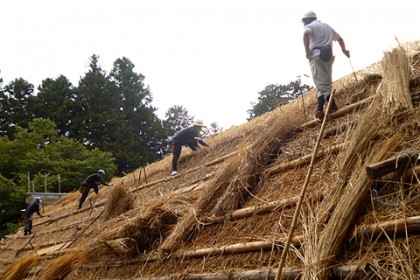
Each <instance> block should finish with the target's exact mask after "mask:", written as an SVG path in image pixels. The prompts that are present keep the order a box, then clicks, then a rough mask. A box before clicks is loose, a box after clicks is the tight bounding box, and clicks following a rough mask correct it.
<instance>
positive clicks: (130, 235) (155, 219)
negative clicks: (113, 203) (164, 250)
mask: <svg viewBox="0 0 420 280" xmlns="http://www.w3.org/2000/svg"><path fill="white" fill-rule="evenodd" d="M132 211H134V210H132ZM177 220H178V215H177V213H175V212H173V211H171V210H170V209H168V208H164V207H162V206H161V205H159V204H158V205H154V206H152V207H149V208H147V209H146V210H145V213H144V214H140V215H139V216H137V217H134V218H130V219H127V220H125V223H124V224H123V225H121V224H117V226H115V227H110V228H109V229H108V230H107V231H105V232H104V233H102V234H100V235H99V236H98V243H97V244H98V246H95V247H93V248H91V250H90V252H89V253H88V254H89V255H106V254H107V252H109V250H110V244H112V243H115V241H116V242H120V240H134V242H135V248H134V250H131V249H132V248H130V249H128V250H127V251H126V253H127V254H131V255H132V254H135V253H142V252H144V251H148V250H151V249H154V248H156V247H158V246H159V245H160V243H161V242H162V240H163V239H164V238H165V237H166V236H167V235H168V233H169V231H170V230H171V229H172V226H173V225H174V224H175V223H176V222H177ZM129 243H130V244H132V242H131V241H130V242H129ZM130 246H131V245H130ZM111 251H112V250H111ZM114 251H115V250H114ZM112 253H115V252H112Z"/></svg>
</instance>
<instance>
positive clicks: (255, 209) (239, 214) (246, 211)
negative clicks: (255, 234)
mask: <svg viewBox="0 0 420 280" xmlns="http://www.w3.org/2000/svg"><path fill="white" fill-rule="evenodd" d="M298 200H299V197H292V198H285V199H281V200H278V201H271V202H267V203H266V204H264V205H256V206H250V207H246V208H242V209H238V210H235V211H232V212H229V213H227V214H226V215H224V216H221V217H215V218H210V217H209V218H207V219H205V222H206V223H219V222H223V221H226V220H238V219H243V218H247V217H251V216H254V215H258V214H263V213H267V212H270V211H273V210H275V209H279V208H286V207H292V206H294V205H296V203H297V202H298Z"/></svg>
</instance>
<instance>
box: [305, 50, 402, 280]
mask: <svg viewBox="0 0 420 280" xmlns="http://www.w3.org/2000/svg"><path fill="white" fill-rule="evenodd" d="M394 55H395V56H397V57H400V59H403V60H404V61H405V60H406V58H405V56H404V55H403V54H401V50H400V51H396V52H395V53H394V54H393V55H391V56H390V57H391V58H390V59H392V58H394V57H395V56H394ZM401 56H402V57H401ZM387 57H388V56H387ZM391 61H392V62H391V63H395V62H396V61H393V60H391ZM387 63H390V62H389V59H385V62H384V63H383V66H384V69H388V70H389V71H390V72H391V73H392V72H393V71H392V70H390V69H391V68H394V67H392V66H391V65H388V64H387ZM397 65H398V63H397ZM403 65H405V64H404V63H403ZM403 68H406V67H403ZM385 72H386V71H385ZM384 77H385V78H384V79H390V78H395V77H394V76H393V75H391V77H390V75H389V73H387V74H385V73H384ZM404 79H405V78H402V81H401V82H400V83H399V84H403V83H404ZM392 82H394V83H395V80H393V81H392ZM383 84H387V85H390V84H391V82H387V81H384V83H383ZM405 85H406V86H408V83H406V84H405ZM393 89H394V88H391V87H388V89H387V91H382V92H381V95H377V97H376V98H375V99H374V101H373V103H372V104H371V106H370V107H369V108H368V109H367V110H366V112H365V113H364V114H363V115H362V117H361V122H360V123H359V125H358V126H357V128H356V129H355V131H354V132H353V133H352V134H351V135H350V139H349V146H348V149H347V150H346V152H345V155H344V160H343V165H342V168H341V170H340V174H341V177H342V179H343V180H346V181H347V184H346V185H343V186H337V188H336V190H333V191H332V193H331V194H330V195H331V199H328V198H326V199H325V200H324V201H330V203H329V204H327V205H326V209H327V211H326V212H329V211H330V210H329V209H334V210H333V212H332V214H331V218H330V219H329V221H328V223H327V224H326V226H325V229H324V230H323V232H322V234H321V235H320V236H319V240H318V241H317V240H316V239H317V238H318V237H317V236H313V239H314V241H312V243H313V244H316V246H315V247H314V252H308V253H309V254H308V258H312V260H311V261H309V262H310V263H312V264H314V266H313V268H314V269H313V270H311V271H308V272H307V273H306V274H305V275H304V276H303V279H313V277H320V278H321V279H324V278H325V277H326V276H327V274H328V269H327V268H328V267H330V266H331V264H332V261H333V259H334V257H335V255H336V254H337V253H338V252H339V250H340V248H341V246H342V244H343V242H344V241H345V240H346V238H347V237H348V234H349V230H350V228H351V226H352V223H353V221H354V219H355V217H356V215H357V214H358V213H359V211H360V205H361V203H362V202H364V201H365V200H366V199H367V198H369V195H368V194H369V191H370V187H371V185H372V184H373V181H371V180H370V179H369V178H368V176H367V174H366V171H365V168H364V165H365V164H367V163H374V162H379V161H382V160H384V159H385V158H387V157H389V156H390V155H391V153H393V152H395V151H396V150H397V149H398V147H400V145H401V142H402V140H403V139H404V136H405V133H404V130H400V131H398V132H397V133H395V134H394V135H392V136H388V137H389V138H385V139H383V138H381V137H380V136H381V135H380V134H379V133H380V131H385V128H386V127H394V126H395V127H398V126H399V124H395V123H391V122H390V120H392V118H390V117H389V113H391V114H392V113H394V112H397V111H401V110H405V109H407V108H409V103H407V102H405V101H404V100H405V93H404V92H402V93H401V92H394V91H393ZM395 91H398V89H395ZM384 94H387V96H389V98H386V96H384ZM408 96H409V94H408ZM384 99H385V100H387V102H382V100H384ZM378 105H379V106H378ZM381 107H382V108H381ZM384 113H385V114H384ZM386 113H388V115H386ZM386 116H388V117H386ZM372 122H374V123H375V125H373V123H372ZM344 187H345V188H344Z"/></svg>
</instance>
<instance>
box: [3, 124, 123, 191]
mask: <svg viewBox="0 0 420 280" xmlns="http://www.w3.org/2000/svg"><path fill="white" fill-rule="evenodd" d="M0 144H1V145H0V151H1V153H0V163H1V164H2V165H1V170H0V172H1V174H2V175H3V176H4V177H5V178H7V179H9V180H12V181H13V182H14V184H16V185H17V186H20V187H25V186H27V180H28V173H29V174H30V176H31V179H33V178H35V177H39V176H45V174H47V175H51V176H52V177H50V179H49V187H50V188H49V190H50V191H57V189H58V187H57V185H58V174H60V182H61V190H62V191H63V192H68V191H72V190H74V189H76V188H78V187H79V184H80V182H81V181H82V180H83V179H84V178H85V176H86V175H88V174H90V173H94V172H96V171H97V170H98V169H105V170H107V173H106V174H107V178H111V177H112V176H113V175H114V174H115V171H116V166H115V163H114V160H115V158H113V156H112V154H111V153H109V152H102V151H100V150H99V149H93V150H91V151H90V150H88V149H87V148H86V147H85V146H84V145H83V144H81V143H79V142H76V141H74V140H71V139H69V138H67V137H65V136H60V135H58V131H57V128H56V127H55V124H54V123H53V122H52V121H51V120H48V119H34V120H33V121H31V122H29V130H28V131H27V130H25V129H23V128H21V127H17V128H16V133H15V139H13V140H10V139H8V137H7V136H3V137H0Z"/></svg>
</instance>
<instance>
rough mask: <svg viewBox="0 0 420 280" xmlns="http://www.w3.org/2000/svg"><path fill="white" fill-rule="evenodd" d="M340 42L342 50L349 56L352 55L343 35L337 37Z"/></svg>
mask: <svg viewBox="0 0 420 280" xmlns="http://www.w3.org/2000/svg"><path fill="white" fill-rule="evenodd" d="M337 42H338V44H339V45H340V47H341V51H342V52H343V53H344V54H345V55H346V56H347V57H350V51H349V50H347V49H346V43H344V40H343V38H341V36H340V37H339V38H338V39H337Z"/></svg>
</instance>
